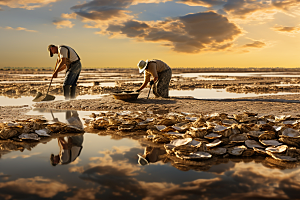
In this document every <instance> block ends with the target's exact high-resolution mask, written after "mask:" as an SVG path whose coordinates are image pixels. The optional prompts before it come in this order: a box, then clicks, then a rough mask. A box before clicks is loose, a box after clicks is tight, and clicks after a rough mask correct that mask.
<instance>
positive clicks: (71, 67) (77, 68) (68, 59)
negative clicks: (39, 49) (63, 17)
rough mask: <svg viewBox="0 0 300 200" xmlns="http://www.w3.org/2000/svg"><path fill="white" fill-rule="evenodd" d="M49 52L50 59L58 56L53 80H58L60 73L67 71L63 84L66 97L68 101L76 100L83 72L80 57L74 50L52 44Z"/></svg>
mask: <svg viewBox="0 0 300 200" xmlns="http://www.w3.org/2000/svg"><path fill="white" fill-rule="evenodd" d="M48 51H49V52H50V57H53V54H58V58H57V61H56V66H55V67H56V68H55V71H54V73H53V78H57V74H58V72H61V71H63V70H64V69H67V71H66V75H65V80H64V84H63V91H64V96H65V99H66V100H68V99H75V95H76V86H77V81H78V77H79V74H80V72H81V62H80V57H79V56H78V54H77V53H76V51H75V50H74V49H72V48H71V47H69V46H66V45H59V46H55V45H53V44H50V45H49V46H48Z"/></svg>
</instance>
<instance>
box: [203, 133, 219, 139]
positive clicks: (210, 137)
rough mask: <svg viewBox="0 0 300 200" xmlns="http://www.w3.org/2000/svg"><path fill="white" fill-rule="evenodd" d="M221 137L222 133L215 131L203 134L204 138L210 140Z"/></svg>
mask: <svg viewBox="0 0 300 200" xmlns="http://www.w3.org/2000/svg"><path fill="white" fill-rule="evenodd" d="M221 137H222V135H220V134H217V133H210V134H208V135H205V136H204V138H206V139H211V140H214V139H218V138H221Z"/></svg>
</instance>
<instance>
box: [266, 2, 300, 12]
mask: <svg viewBox="0 0 300 200" xmlns="http://www.w3.org/2000/svg"><path fill="white" fill-rule="evenodd" d="M272 5H273V6H274V7H276V8H279V9H282V10H289V9H290V8H292V7H297V6H299V5H300V1H299V0H272Z"/></svg>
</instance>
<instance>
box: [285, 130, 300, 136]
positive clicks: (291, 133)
mask: <svg viewBox="0 0 300 200" xmlns="http://www.w3.org/2000/svg"><path fill="white" fill-rule="evenodd" d="M282 136H286V137H292V138H298V137H299V136H300V133H299V131H298V130H295V129H293V128H287V129H285V130H284V131H283V132H282Z"/></svg>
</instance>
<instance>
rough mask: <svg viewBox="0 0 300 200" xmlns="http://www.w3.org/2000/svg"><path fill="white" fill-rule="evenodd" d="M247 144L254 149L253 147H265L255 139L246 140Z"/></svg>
mask: <svg viewBox="0 0 300 200" xmlns="http://www.w3.org/2000/svg"><path fill="white" fill-rule="evenodd" d="M245 145H246V146H247V147H248V148H250V149H252V148H254V147H255V148H264V146H262V145H261V144H260V143H259V142H257V141H255V140H246V141H245Z"/></svg>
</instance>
